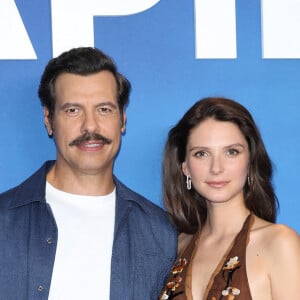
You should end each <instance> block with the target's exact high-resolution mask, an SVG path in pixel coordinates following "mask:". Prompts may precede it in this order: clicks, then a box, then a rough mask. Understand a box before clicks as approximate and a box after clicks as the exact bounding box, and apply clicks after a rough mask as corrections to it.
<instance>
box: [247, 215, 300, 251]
mask: <svg viewBox="0 0 300 300" xmlns="http://www.w3.org/2000/svg"><path fill="white" fill-rule="evenodd" d="M251 236H252V237H253V240H254V242H255V243H257V245H258V246H260V247H259V248H264V249H265V250H267V251H268V254H269V255H270V254H272V253H273V254H274V256H281V255H282V254H285V255H287V254H288V252H289V253H290V254H291V253H298V255H300V236H299V234H298V233H297V232H296V231H295V230H294V229H292V228H291V227H289V226H287V225H284V224H274V223H270V222H267V221H265V220H263V219H260V218H258V217H255V221H254V224H253V227H252V230H251Z"/></svg>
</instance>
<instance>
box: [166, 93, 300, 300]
mask: <svg viewBox="0 0 300 300" xmlns="http://www.w3.org/2000/svg"><path fill="white" fill-rule="evenodd" d="M271 176H272V165H271V161H270V159H269V157H268V154H267V152H266V149H265V147H264V144H263V141H262V139H261V136H260V133H259V131H258V129H257V127H256V125H255V123H254V121H253V119H252V117H251V115H250V113H249V112H248V111H247V109H246V108H244V107H243V106H242V105H240V104H238V103H237V102H235V101H233V100H229V99H224V98H206V99H203V100H200V101H198V102H197V103H196V104H194V105H193V106H192V107H191V108H190V109H189V110H188V111H187V113H186V114H185V115H184V116H183V118H182V119H181V120H180V121H179V122H178V124H177V125H176V126H175V127H174V128H173V129H171V131H170V132H169V135H168V140H167V143H166V148H165V155H164V164H163V186H164V201H165V205H166V207H167V209H168V211H169V213H170V215H171V218H172V221H173V222H174V224H175V225H176V226H177V228H178V231H179V232H180V235H179V245H178V258H177V261H176V263H175V265H174V267H173V269H172V272H171V274H170V277H169V279H168V282H167V284H166V287H165V289H164V290H163V291H162V294H161V299H175V300H183V299H188V300H191V299H193V300H202V299H205V300H219V299H236V300H239V299H241V300H250V299H254V300H269V299H273V300H283V299H300V238H299V235H298V234H297V233H296V232H295V231H294V230H292V229H291V228H289V227H287V226H285V225H278V224H274V223H275V219H276V211H277V198H276V196H275V193H274V190H273V187H272V184H271Z"/></svg>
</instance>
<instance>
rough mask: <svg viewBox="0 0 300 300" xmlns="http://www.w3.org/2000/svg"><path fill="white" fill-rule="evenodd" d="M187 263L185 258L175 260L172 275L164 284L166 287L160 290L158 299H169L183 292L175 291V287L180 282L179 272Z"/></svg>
mask: <svg viewBox="0 0 300 300" xmlns="http://www.w3.org/2000/svg"><path fill="white" fill-rule="evenodd" d="M186 265H187V260H186V259H185V258H180V259H178V260H177V262H176V263H175V265H174V266H173V268H172V271H171V273H172V275H173V277H172V278H170V280H169V282H168V283H167V285H166V288H165V289H164V291H163V292H162V295H161V297H160V300H171V299H173V298H174V297H176V296H177V295H180V294H182V293H183V292H176V290H177V288H178V287H179V286H180V284H181V282H182V277H181V276H179V274H180V273H181V272H182V271H183V270H184V268H185V267H186Z"/></svg>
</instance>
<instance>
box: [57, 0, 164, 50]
mask: <svg viewBox="0 0 300 300" xmlns="http://www.w3.org/2000/svg"><path fill="white" fill-rule="evenodd" d="M159 1H160V0H143V1H141V0H130V1H129V0H127V1H126V0H109V1H107V0H52V1H51V10H52V45H53V56H57V55H59V54H60V53H61V52H63V51H65V50H69V49H70V48H73V47H79V46H94V24H93V17H94V16H124V15H131V14H135V13H139V12H142V11H144V10H147V9H149V8H151V7H152V6H154V5H155V4H156V3H158V2H159Z"/></svg>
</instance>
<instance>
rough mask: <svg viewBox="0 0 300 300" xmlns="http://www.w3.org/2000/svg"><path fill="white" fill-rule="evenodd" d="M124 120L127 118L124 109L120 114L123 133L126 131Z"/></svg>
mask: <svg viewBox="0 0 300 300" xmlns="http://www.w3.org/2000/svg"><path fill="white" fill-rule="evenodd" d="M126 120H127V116H126V112H125V110H123V113H122V115H121V132H122V133H124V132H125V131H126Z"/></svg>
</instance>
